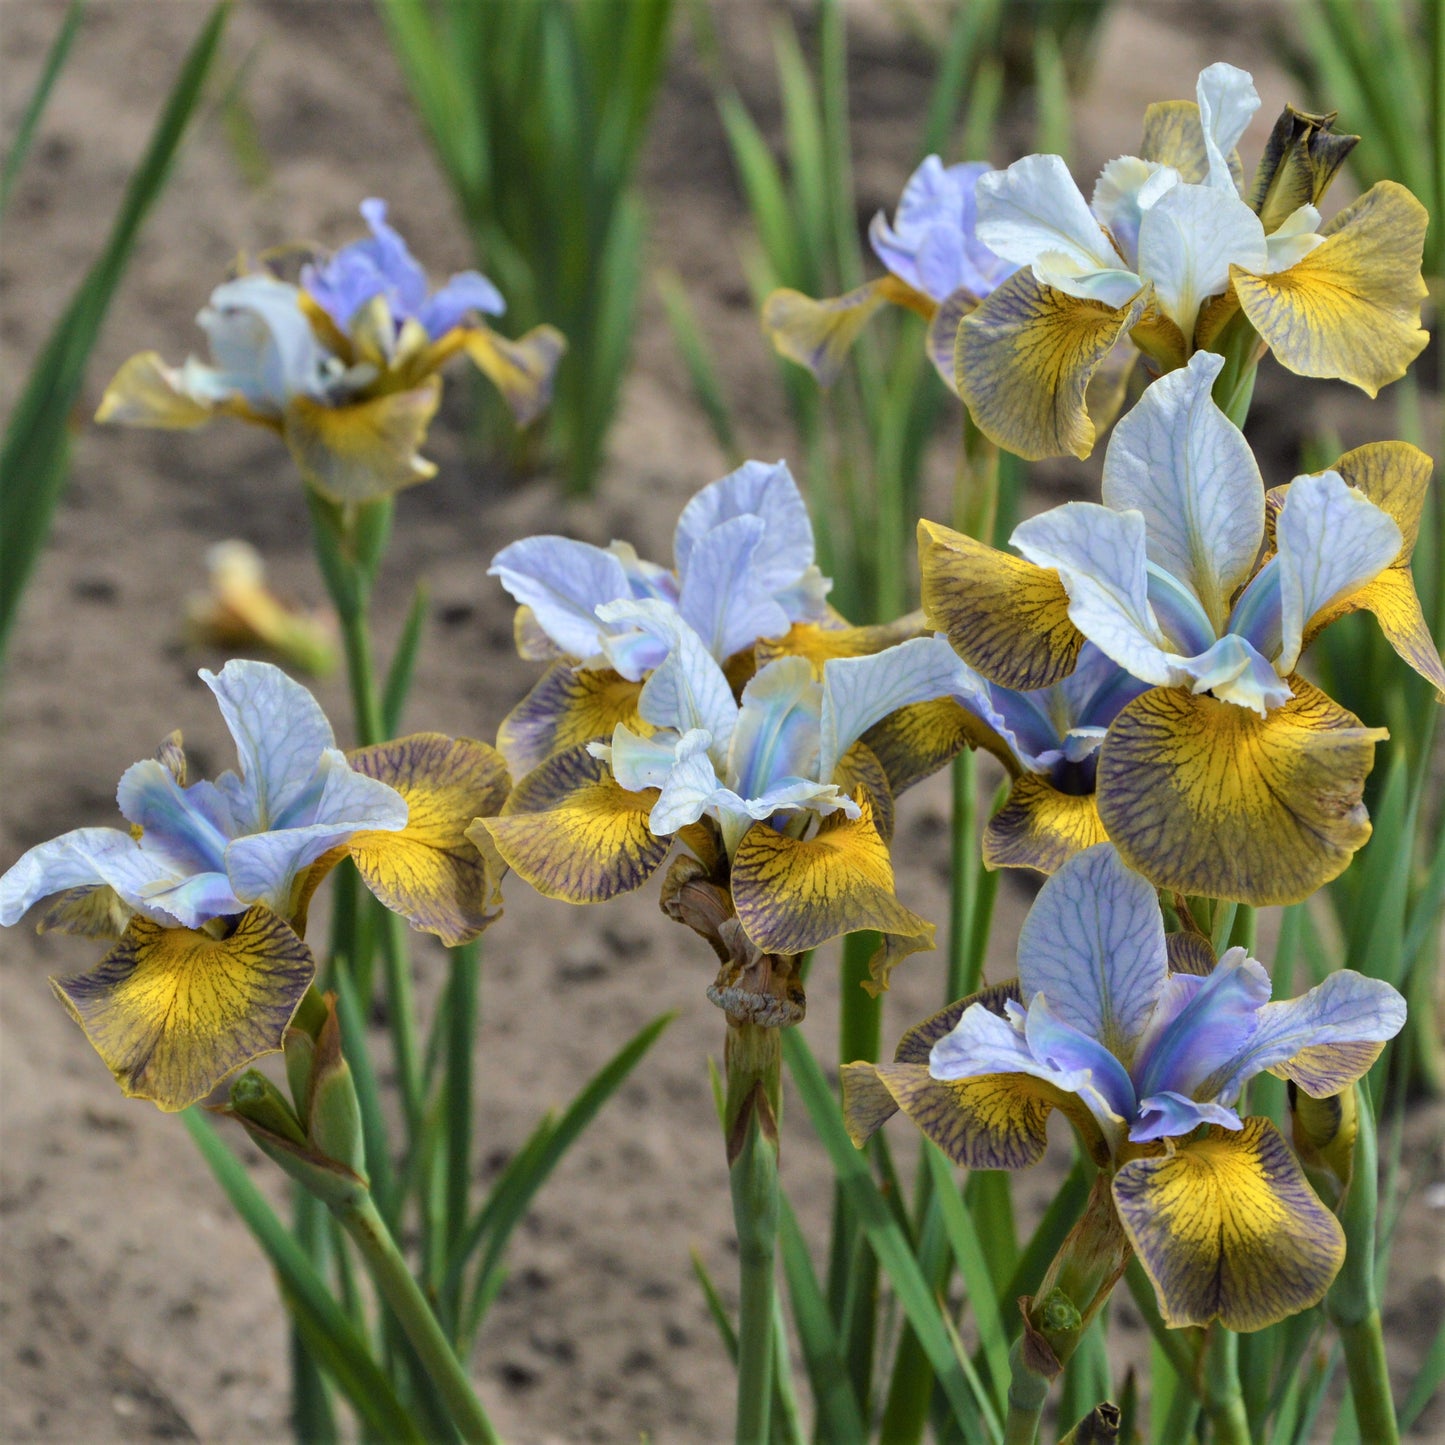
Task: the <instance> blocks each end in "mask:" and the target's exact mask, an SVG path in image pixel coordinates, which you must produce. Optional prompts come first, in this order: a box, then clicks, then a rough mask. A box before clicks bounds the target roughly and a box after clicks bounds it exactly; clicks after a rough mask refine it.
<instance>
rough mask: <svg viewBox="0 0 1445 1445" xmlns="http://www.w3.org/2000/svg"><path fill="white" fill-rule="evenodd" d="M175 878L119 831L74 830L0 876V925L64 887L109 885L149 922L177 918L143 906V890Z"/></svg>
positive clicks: (16, 918) (30, 852)
mask: <svg viewBox="0 0 1445 1445" xmlns="http://www.w3.org/2000/svg"><path fill="white" fill-rule="evenodd" d="M174 879H175V872H174V870H173V869H171V868H169V867H167V866H166V864H165V863H164V862H163V861H162V860H161V859H160V858H158V857H156V856H154V855H152V854H149V853H143V852H142V851H141V848H140V845H139V844H138V843H137V842H136V840H135V839H134V838H132V837H131V835H130V834H129V833H122V832H121V831H120V829H119V828H76V829H74V830H72V831H71V832H69V833H62V834H61V835H60V837H58V838H52V839H51V840H50V841H49V842H48V843H39V844H37V845H36V846H35V847H34V848H31V849H29V850H28V851H27V852H25V853H22V854H21V855H20V857H19V858H18V859H17V860H16V861H15V863H14V864H12V865H11V867H10V868H9V869H7V870H6V872H5V874H4V876H3V877H0V924H3V925H4V926H6V927H7V928H8V927H9V926H10V925H11V924H12V923H18V922H19V921H20V918H21V916H22V915H23V914H24V913H25V911H26V910H27V909H28V908H30V907H31V906H32V905H33V904H35V903H38V902H39V901H40V900H41V899H42V898H49V897H51V896H52V895H53V894H56V893H63V892H64V891H65V890H66V889H68V888H83V887H90V886H94V885H96V884H102V883H103V884H108V885H109V886H110V887H111V888H113V889H115V891H116V892H117V893H118V894H119V895H120V896H121V898H122V899H124V900H125V902H126V903H128V904H129V905H130V906H131V907H132V908H134V909H137V910H138V911H139V912H141V913H144V914H145V915H146V916H147V917H148V918H151V919H152V920H153V921H154V922H157V923H162V924H167V923H171V924H173V923H176V922H177V921H178V920H177V919H176V918H174V917H173V916H170V915H168V914H167V913H165V912H164V911H163V910H160V909H157V908H155V907H153V906H152V905H149V904H147V903H146V902H145V898H144V894H145V890H146V889H148V888H151V887H153V886H154V885H156V884H168V883H171V882H173V881H174Z"/></svg>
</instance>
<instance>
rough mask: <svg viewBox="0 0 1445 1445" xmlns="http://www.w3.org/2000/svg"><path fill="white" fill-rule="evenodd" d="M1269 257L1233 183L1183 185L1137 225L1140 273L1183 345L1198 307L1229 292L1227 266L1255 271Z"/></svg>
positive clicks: (1167, 194) (1256, 222) (1255, 219)
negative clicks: (1223, 185)
mask: <svg viewBox="0 0 1445 1445" xmlns="http://www.w3.org/2000/svg"><path fill="white" fill-rule="evenodd" d="M1268 255H1269V250H1268V247H1267V246H1266V244H1265V239H1264V227H1263V225H1261V224H1260V219H1259V217H1258V216H1256V215H1255V214H1254V212H1253V211H1251V210H1250V209H1249V207H1248V206H1247V205H1245V203H1244V202H1243V201H1241V200H1240V199H1239V196H1238V195H1237V194H1236V193H1235V190H1234V187H1233V185H1231V186H1230V188H1229V189H1228V190H1221V189H1218V188H1216V187H1215V186H1212V185H1209V186H1191V185H1188V184H1185V183H1183V182H1181V183H1180V184H1179V185H1177V186H1173V187H1171V188H1170V189H1169V190H1167V191H1166V192H1165V193H1164V194H1163V195H1162V196H1160V198H1159V199H1158V200H1157V201H1156V202H1155V203H1154V204H1153V205H1152V206H1150V207H1149V209H1148V210H1147V211H1145V212H1144V215H1143V218H1142V219H1141V220H1140V222H1139V274H1140V275H1141V276H1143V277H1145V278H1146V279H1147V280H1149V281H1152V282H1153V283H1154V296H1155V299H1156V300H1157V301H1158V302H1159V305H1160V307H1161V309H1162V310H1163V311H1164V314H1165V315H1166V316H1168V317H1169V319H1170V320H1171V321H1173V322H1174V323H1175V325H1177V326H1178V327H1179V330H1180V331H1181V332H1182V333H1183V335H1184V339H1185V341H1186V342H1188V341H1189V340H1190V339H1191V338H1192V337H1193V335H1194V327H1195V323H1196V322H1197V321H1198V319H1199V308H1200V307H1201V306H1202V305H1203V304H1204V302H1205V301H1206V300H1207V299H1208V298H1209V297H1210V296H1219V295H1222V294H1223V293H1224V292H1225V291H1227V290H1228V289H1229V268H1230V266H1231V265H1233V266H1241V267H1243V268H1244V269H1245V270H1247V271H1257V270H1258V269H1259V268H1260V267H1261V266H1263V265H1264V264H1265V263H1266V261H1267V260H1268ZM1146 394H1147V393H1146Z"/></svg>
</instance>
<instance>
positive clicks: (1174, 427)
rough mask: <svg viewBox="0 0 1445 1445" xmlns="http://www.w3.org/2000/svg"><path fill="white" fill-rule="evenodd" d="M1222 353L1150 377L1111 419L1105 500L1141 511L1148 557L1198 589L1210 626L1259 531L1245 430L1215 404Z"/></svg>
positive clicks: (1260, 497) (1253, 551)
mask: <svg viewBox="0 0 1445 1445" xmlns="http://www.w3.org/2000/svg"><path fill="white" fill-rule="evenodd" d="M1223 365H1224V358H1223V357H1222V356H1215V355H1213V354H1212V353H1211V352H1207V351H1196V352H1195V353H1194V355H1193V356H1192V357H1191V358H1190V361H1189V365H1188V366H1186V367H1181V368H1180V369H1179V370H1177V371H1171V372H1169V373H1168V375H1166V376H1162V377H1160V379H1159V380H1158V381H1156V382H1155V383H1154V384H1153V385H1152V386H1150V387H1149V388H1148V389H1147V390H1146V391H1145V392H1144V395H1143V396H1142V397H1140V398H1139V401H1138V403H1137V404H1136V405H1135V406H1134V407H1133V409H1132V410H1131V411H1129V412H1128V413H1127V414H1126V415H1125V416H1124V417H1123V418H1122V419H1121V420H1120V422H1119V424H1118V425H1117V426H1116V427H1115V428H1114V435H1113V436H1112V437H1111V438H1110V439H1109V450H1108V452H1107V453H1106V455H1105V457H1104V487H1103V497H1104V504H1105V505H1106V506H1108V507H1111V508H1113V509H1114V510H1115V511H1124V510H1126V509H1128V508H1130V507H1133V508H1135V509H1136V510H1138V511H1140V512H1142V513H1143V514H1144V526H1145V532H1146V539H1147V541H1146V546H1147V550H1148V555H1149V560H1150V561H1151V562H1154V563H1156V564H1157V565H1158V566H1160V567H1162V568H1163V569H1164V570H1165V571H1166V572H1168V573H1170V574H1171V575H1172V576H1173V577H1175V578H1177V579H1178V580H1179V581H1181V582H1183V583H1184V584H1185V585H1186V586H1188V587H1189V589H1190V590H1191V591H1192V592H1193V593H1194V595H1195V596H1196V597H1197V598H1198V599H1199V601H1200V603H1201V604H1202V606H1203V607H1204V611H1205V613H1206V614H1207V615H1208V617H1209V619H1210V621H1211V623H1212V624H1213V626H1214V628H1215V631H1216V634H1217V633H1218V631H1219V629H1220V628H1221V626H1222V624H1223V621H1224V616H1225V613H1226V612H1227V610H1228V606H1229V599H1230V597H1231V595H1232V594H1233V593H1234V591H1235V589H1236V588H1237V587H1238V586H1239V585H1240V583H1241V582H1243V581H1244V579H1245V578H1246V577H1248V576H1249V574H1250V572H1251V571H1252V570H1253V568H1254V563H1255V559H1256V557H1257V556H1258V555H1259V547H1260V543H1261V542H1262V541H1263V539H1264V482H1263V480H1262V479H1261V477H1260V475H1259V467H1258V465H1257V464H1256V463H1255V460H1254V453H1253V452H1252V451H1251V450H1250V448H1249V443H1248V442H1247V441H1245V439H1244V433H1243V432H1241V431H1240V430H1239V428H1238V427H1237V426H1235V425H1234V423H1233V422H1231V421H1230V420H1229V418H1228V417H1227V416H1225V414H1224V413H1223V412H1222V411H1221V410H1220V409H1219V408H1218V407H1217V406H1216V405H1215V404H1214V400H1213V398H1212V397H1211V395H1210V389H1211V387H1213V385H1214V379H1215V378H1216V377H1217V376H1218V375H1219V372H1220V369H1221V368H1222V367H1223Z"/></svg>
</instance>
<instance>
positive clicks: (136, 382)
mask: <svg viewBox="0 0 1445 1445" xmlns="http://www.w3.org/2000/svg"><path fill="white" fill-rule="evenodd" d="M175 376H176V373H175V372H174V371H173V370H172V368H171V367H169V366H167V365H166V364H165V362H164V361H163V360H162V359H161V356H160V353H159V352H157V351H142V352H141V353H140V354H139V355H137V356H132V357H131V358H130V360H129V361H127V362H124V363H123V364H122V365H121V368H120V370H119V371H118V372H116V374H115V376H114V377H113V378H112V380H111V383H110V385H109V386H108V387H106V389H105V395H104V396H102V397H101V399H100V406H99V407H98V408H97V409H96V413H95V419H96V421H98V422H117V423H119V424H120V425H121V426H154V427H162V428H165V429H166V430H179V431H186V430H189V429H191V428H192V427H198V426H204V425H205V424H206V423H207V422H208V421H210V419H211V416H212V408H211V407H209V406H206V405H205V404H204V403H203V402H199V401H195V400H193V399H192V398H191V397H189V396H187V395H186V394H185V393H184V392H182V391H180V390H178V389H177V387H176V381H175Z"/></svg>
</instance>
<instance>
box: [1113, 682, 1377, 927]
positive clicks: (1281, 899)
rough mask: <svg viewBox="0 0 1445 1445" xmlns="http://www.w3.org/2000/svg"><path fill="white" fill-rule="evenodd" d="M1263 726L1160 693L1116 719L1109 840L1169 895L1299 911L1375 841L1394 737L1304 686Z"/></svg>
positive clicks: (1209, 704) (1188, 696) (1203, 702)
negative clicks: (1375, 795) (1382, 748)
mask: <svg viewBox="0 0 1445 1445" xmlns="http://www.w3.org/2000/svg"><path fill="white" fill-rule="evenodd" d="M1289 685H1290V687H1291V688H1292V689H1293V691H1294V697H1293V698H1291V699H1290V701H1289V702H1287V703H1285V704H1284V705H1283V706H1281V707H1277V708H1274V709H1272V710H1271V711H1270V712H1269V714H1268V716H1266V717H1263V718H1262V717H1260V716H1258V714H1256V713H1254V712H1252V711H1250V710H1249V709H1248V708H1243V707H1236V706H1234V705H1233V704H1232V703H1227V702H1219V701H1218V700H1216V699H1215V698H1212V697H1208V696H1202V697H1196V696H1194V695H1193V694H1192V693H1189V692H1186V691H1185V690H1184V689H1183V688H1169V687H1156V688H1151V689H1150V690H1149V691H1148V692H1146V693H1143V694H1142V695H1141V696H1139V697H1137V698H1135V700H1134V701H1133V702H1131V703H1130V704H1129V706H1128V707H1126V708H1125V709H1124V710H1123V712H1121V713H1120V714H1119V716H1118V717H1117V718H1115V719H1114V723H1113V725H1112V726H1111V727H1110V729H1109V731H1108V734H1107V735H1106V736H1105V739H1104V745H1103V748H1102V749H1101V751H1100V754H1099V772H1098V783H1097V793H1096V797H1097V800H1098V806H1099V817H1100V819H1101V821H1102V822H1103V824H1104V827H1105V829H1106V830H1107V832H1108V835H1109V840H1110V841H1111V842H1112V843H1113V844H1114V845H1115V846H1116V847H1117V848H1118V850H1119V852H1120V854H1121V855H1122V856H1123V858H1124V861H1125V862H1126V863H1127V864H1128V865H1129V866H1130V867H1131V868H1133V869H1134V870H1135V871H1136V872H1139V873H1142V874H1143V875H1144V876H1145V877H1146V878H1148V879H1149V881H1150V882H1151V883H1153V884H1155V885H1156V886H1157V887H1159V888H1172V889H1174V890H1175V891H1176V892H1179V893H1186V894H1188V893H1197V894H1202V895H1204V896H1205V897H1209V898H1228V899H1233V900H1235V901H1236V902H1240V903H1250V904H1254V905H1257V906H1263V905H1268V904H1275V903H1298V902H1300V901H1301V900H1302V899H1304V898H1307V897H1308V896H1309V895H1310V894H1311V893H1313V892H1314V891H1315V889H1317V888H1319V887H1320V886H1321V885H1322V884H1325V883H1328V882H1329V880H1330V879H1331V878H1335V877H1337V876H1338V875H1339V874H1341V873H1343V872H1344V870H1345V869H1346V868H1347V867H1348V866H1349V862H1350V859H1351V858H1352V857H1353V856H1354V854H1355V851H1356V850H1357V849H1358V848H1360V847H1361V846H1362V845H1363V844H1364V842H1365V840H1366V839H1367V838H1368V837H1369V836H1370V820H1369V817H1368V816H1367V814H1366V812H1365V808H1364V804H1363V803H1362V802H1361V796H1362V794H1363V792H1364V786H1365V779H1366V778H1367V777H1368V776H1369V772H1370V768H1371V767H1372V766H1373V764H1374V758H1375V743H1376V742H1377V741H1379V740H1380V739H1382V738H1384V737H1387V736H1388V733H1387V732H1386V731H1385V730H1384V729H1383V728H1367V727H1364V726H1363V725H1362V724H1361V723H1360V720H1359V719H1358V718H1357V717H1355V715H1354V714H1353V713H1349V712H1346V711H1345V709H1344V708H1342V707H1340V706H1339V705H1338V704H1337V703H1335V702H1333V701H1331V699H1330V698H1328V697H1326V696H1325V694H1324V693H1322V692H1321V691H1320V690H1319V689H1318V688H1316V687H1313V686H1311V684H1309V683H1307V682H1306V681H1305V680H1304V679H1303V678H1301V677H1298V676H1291V677H1290V678H1289Z"/></svg>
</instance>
